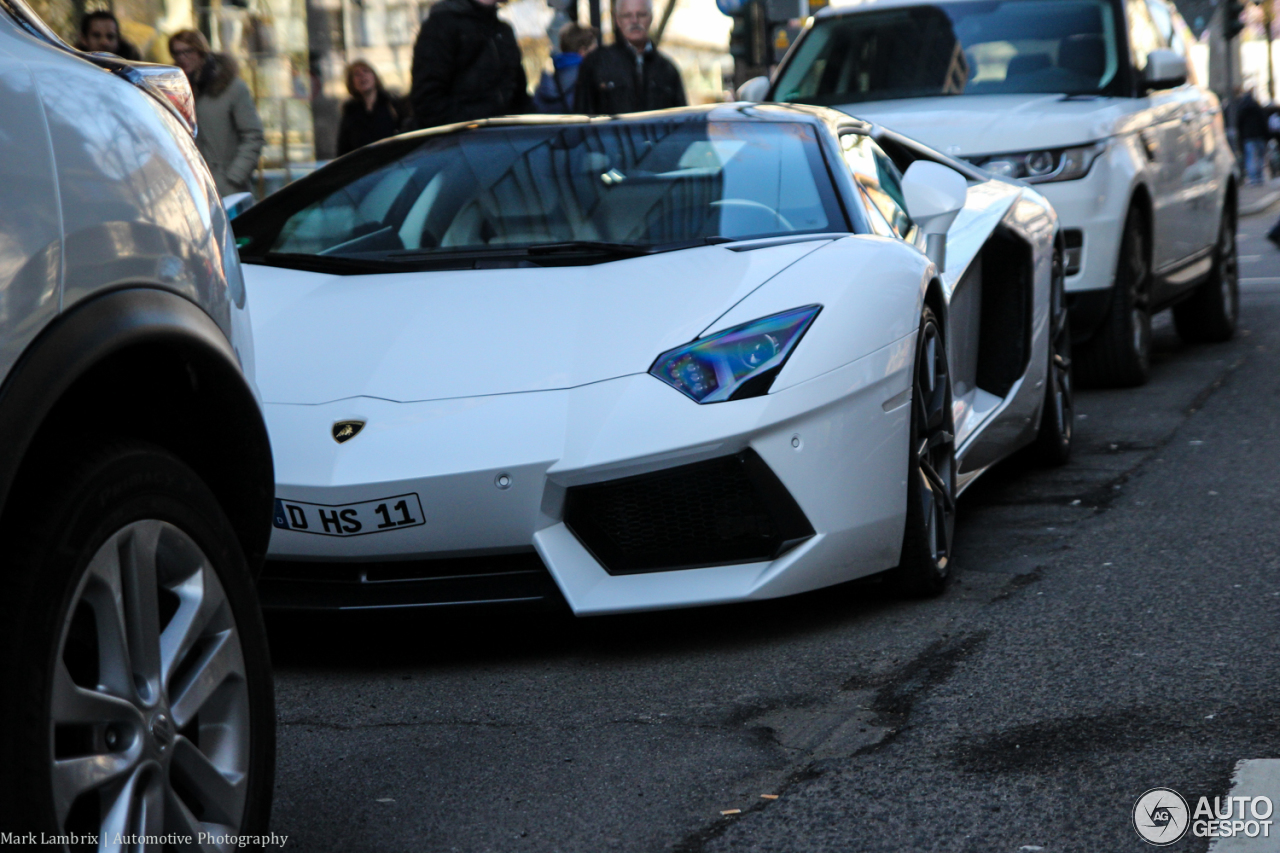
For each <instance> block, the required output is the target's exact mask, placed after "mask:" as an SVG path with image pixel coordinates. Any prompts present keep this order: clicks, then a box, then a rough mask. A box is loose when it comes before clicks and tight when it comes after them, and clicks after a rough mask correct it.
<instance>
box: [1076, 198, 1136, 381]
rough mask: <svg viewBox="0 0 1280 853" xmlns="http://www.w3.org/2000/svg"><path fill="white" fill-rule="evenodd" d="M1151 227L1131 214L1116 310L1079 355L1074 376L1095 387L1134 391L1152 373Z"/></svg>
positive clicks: (1119, 271) (1122, 248)
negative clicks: (1148, 229) (1150, 302)
mask: <svg viewBox="0 0 1280 853" xmlns="http://www.w3.org/2000/svg"><path fill="white" fill-rule="evenodd" d="M1147 242H1148V235H1147V229H1146V225H1145V224H1144V223H1143V221H1142V216H1141V215H1139V213H1138V211H1137V210H1136V209H1131V210H1130V211H1129V217H1128V219H1126V220H1125V223H1124V237H1123V239H1122V240H1121V242H1120V259H1119V261H1118V263H1117V266H1116V281H1115V286H1114V287H1113V288H1112V290H1111V306H1110V308H1108V310H1107V315H1106V317H1104V318H1103V320H1102V325H1101V326H1099V327H1098V330H1097V332H1095V333H1094V335H1093V337H1092V338H1090V339H1089V340H1088V341H1086V342H1085V343H1084V344H1082V345H1081V346H1080V347H1079V349H1078V350H1077V351H1076V359H1075V371H1076V372H1075V376H1076V379H1078V380H1079V381H1080V382H1082V383H1084V384H1086V385H1090V386H1093V387H1095V388H1132V387H1135V386H1138V385H1142V384H1144V383H1146V381H1147V378H1148V376H1150V374H1151V312H1150V304H1149V300H1150V294H1151V265H1150V263H1149V262H1148V261H1147V257H1148V255H1147Z"/></svg>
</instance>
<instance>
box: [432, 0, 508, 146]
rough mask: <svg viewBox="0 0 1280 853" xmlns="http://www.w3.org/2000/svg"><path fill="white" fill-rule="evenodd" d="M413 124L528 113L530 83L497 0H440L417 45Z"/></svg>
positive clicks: (440, 123)
mask: <svg viewBox="0 0 1280 853" xmlns="http://www.w3.org/2000/svg"><path fill="white" fill-rule="evenodd" d="M410 102H411V107H412V110H413V119H412V123H413V126H414V127H419V128H422V127H436V126H438V125H442V124H449V123H451V122H455V121H471V120H474V119H482V118H492V117H494V116H502V115H514V114H518V113H527V112H529V111H530V110H531V108H532V106H533V104H532V102H531V101H530V100H529V82H528V78H526V77H525V74H524V65H522V64H521V62H520V45H519V44H518V43H517V42H516V34H515V31H514V30H512V29H511V25H510V24H508V23H507V22H506V21H503V20H501V19H499V18H498V4H497V0H440V2H438V3H436V4H435V5H434V6H432V7H431V14H430V15H428V16H427V20H426V21H425V22H423V24H422V29H421V30H420V31H419V32H418V40H417V42H415V43H414V45H413V89H412V91H411V94H410Z"/></svg>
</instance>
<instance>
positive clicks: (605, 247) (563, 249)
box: [524, 240, 658, 257]
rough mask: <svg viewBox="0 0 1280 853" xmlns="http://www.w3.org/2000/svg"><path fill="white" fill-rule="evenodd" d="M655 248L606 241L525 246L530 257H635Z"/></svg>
mask: <svg viewBox="0 0 1280 853" xmlns="http://www.w3.org/2000/svg"><path fill="white" fill-rule="evenodd" d="M657 248H658V247H657V246H654V245H652V244H649V243H613V242H610V241H608V240H565V241H564V242H561V243H535V244H534V245H532V246H526V247H525V249H524V251H526V252H528V253H529V254H530V255H560V254H572V253H574V252H602V253H606V254H610V255H625V256H627V257H635V256H638V255H648V254H652V253H653V252H654V250H655V249H657Z"/></svg>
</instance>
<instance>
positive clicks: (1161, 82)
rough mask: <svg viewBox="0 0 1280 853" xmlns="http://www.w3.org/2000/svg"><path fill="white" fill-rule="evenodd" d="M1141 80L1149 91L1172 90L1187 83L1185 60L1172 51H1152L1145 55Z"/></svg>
mask: <svg viewBox="0 0 1280 853" xmlns="http://www.w3.org/2000/svg"><path fill="white" fill-rule="evenodd" d="M1142 76H1143V78H1144V80H1145V82H1146V84H1147V88H1149V89H1172V88H1174V87H1175V86H1181V85H1182V84H1183V83H1185V82H1187V60H1186V59H1185V58H1184V57H1181V56H1179V55H1178V54H1176V53H1174V52H1173V51H1172V50H1153V51H1151V52H1150V53H1148V54H1147V69H1146V71H1144V72H1143V75H1142Z"/></svg>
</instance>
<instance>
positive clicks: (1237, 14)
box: [1222, 0, 1245, 41]
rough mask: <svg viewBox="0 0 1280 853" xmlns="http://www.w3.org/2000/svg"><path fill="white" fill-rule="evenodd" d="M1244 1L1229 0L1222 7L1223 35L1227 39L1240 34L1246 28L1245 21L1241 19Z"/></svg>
mask: <svg viewBox="0 0 1280 853" xmlns="http://www.w3.org/2000/svg"><path fill="white" fill-rule="evenodd" d="M1244 9H1245V6H1244V3H1243V2H1241V0H1227V2H1226V5H1224V6H1223V7H1222V35H1223V37H1224V38H1226V39H1227V41H1230V40H1231V39H1233V38H1235V37H1236V36H1238V35H1240V32H1241V31H1242V30H1243V29H1244V21H1242V20H1240V18H1241V16H1243V15H1244Z"/></svg>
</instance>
